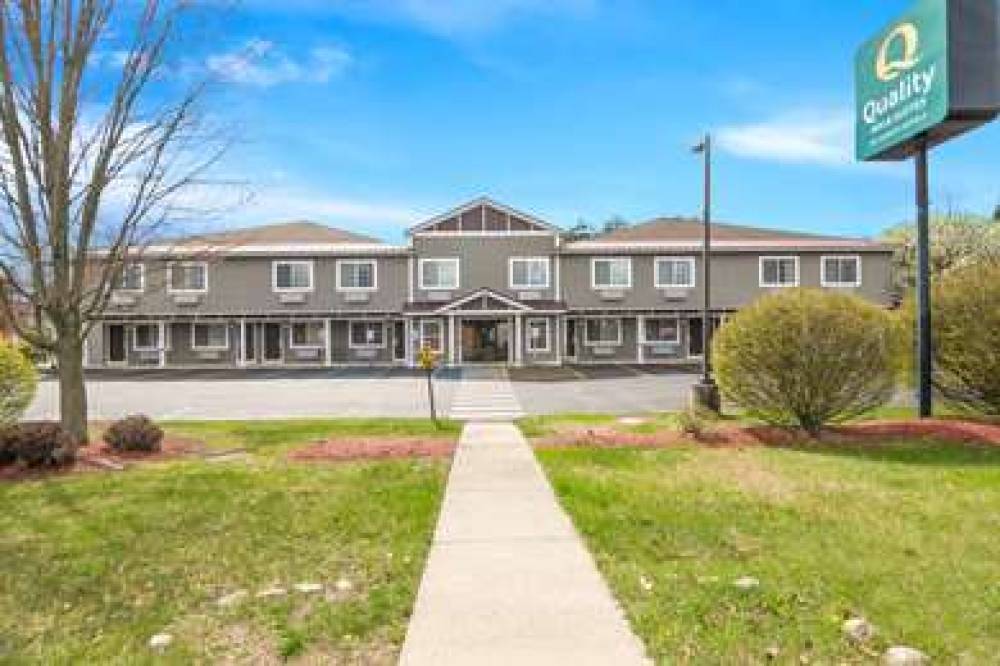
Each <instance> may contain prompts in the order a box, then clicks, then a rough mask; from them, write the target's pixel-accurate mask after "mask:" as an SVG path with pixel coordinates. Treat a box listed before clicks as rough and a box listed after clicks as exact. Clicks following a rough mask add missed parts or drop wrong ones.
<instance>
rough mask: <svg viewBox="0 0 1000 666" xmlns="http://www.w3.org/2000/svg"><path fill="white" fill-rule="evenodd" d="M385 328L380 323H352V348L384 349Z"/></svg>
mask: <svg viewBox="0 0 1000 666" xmlns="http://www.w3.org/2000/svg"><path fill="white" fill-rule="evenodd" d="M384 346H385V326H384V325H383V324H382V322H380V321H352V322H351V347H352V348H355V349H357V348H361V349H364V348H366V347H384Z"/></svg>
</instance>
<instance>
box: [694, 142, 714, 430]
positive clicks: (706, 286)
mask: <svg viewBox="0 0 1000 666" xmlns="http://www.w3.org/2000/svg"><path fill="white" fill-rule="evenodd" d="M692 151H693V152H695V153H699V154H701V155H703V156H704V159H705V194H704V203H703V207H702V212H703V217H704V219H703V223H704V224H703V226H704V229H703V233H704V237H703V240H702V246H701V284H702V292H703V293H702V303H701V306H702V307H701V379H700V380H698V383H697V384H695V385H694V386H692V387H691V402H692V405H694V406H695V407H700V408H702V409H708V410H710V411H713V412H716V413H718V412H719V411H720V410H721V409H722V400H721V398H720V396H719V387H718V386H717V385H716V383H715V380H714V379H712V346H711V342H712V319H711V309H712V261H711V259H712V135H711V134H706V135H705V138H704V139H702V140H701V142H700V143H699V144H698V145H696V146H695V147H694V148H692Z"/></svg>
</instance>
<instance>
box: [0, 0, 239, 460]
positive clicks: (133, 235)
mask: <svg viewBox="0 0 1000 666" xmlns="http://www.w3.org/2000/svg"><path fill="white" fill-rule="evenodd" d="M189 5H190V3H189V2H184V1H183V0H177V1H176V2H169V1H166V0H163V1H161V0H129V1H125V0H0V81H2V85H3V89H2V91H0V95H2V96H0V124H2V127H0V130H2V136H0V198H2V200H0V272H2V277H3V280H4V282H5V287H6V288H5V289H0V313H2V314H3V315H4V316H5V317H6V318H7V319H9V320H10V322H11V325H12V326H13V327H14V329H15V331H16V333H17V334H18V335H19V336H20V337H22V338H24V339H26V340H27V341H28V342H30V343H31V344H32V345H34V346H36V347H38V348H40V349H43V350H46V351H49V352H51V353H52V354H53V355H54V356H55V358H56V360H57V362H58V371H59V389H60V414H61V420H62V424H63V426H64V427H65V428H66V429H67V430H69V431H70V432H71V433H72V434H73V435H74V436H75V437H76V438H77V439H78V440H79V441H81V442H82V441H86V439H87V397H86V391H85V387H84V376H83V345H84V342H85V340H86V337H87V335H88V333H89V331H90V329H91V327H92V326H93V324H94V322H95V317H96V316H97V315H98V314H100V313H101V312H102V311H103V310H104V308H105V306H106V305H107V302H108V299H109V295H110V292H111V285H112V283H113V280H115V279H116V277H117V276H118V275H120V274H121V271H122V270H123V267H124V265H125V263H126V262H127V261H129V260H133V259H134V258H135V253H137V252H139V251H140V249H141V248H142V247H143V246H144V244H145V243H148V242H149V241H150V240H151V239H152V238H154V237H155V236H156V235H157V234H158V233H159V232H160V228H161V227H162V225H163V224H164V223H165V222H166V221H167V220H168V219H171V218H172V217H175V216H176V215H177V214H178V210H179V208H178V207H179V206H180V200H181V199H180V195H181V194H183V193H185V192H189V191H190V188H192V187H193V186H195V185H196V184H197V183H198V179H199V178H200V177H201V176H202V174H203V173H204V171H205V170H206V169H207V168H208V167H209V166H210V165H211V164H213V163H214V162H215V161H216V160H217V159H218V157H219V156H220V155H221V151H222V149H223V145H222V143H221V142H216V143H214V144H213V143H212V142H211V141H210V140H206V137H205V133H204V124H203V123H202V120H201V116H200V114H199V113H198V111H197V108H196V107H197V105H196V102H198V101H199V98H200V97H201V93H202V91H203V90H204V85H203V83H198V82H194V81H191V82H190V83H189V84H184V83H183V82H180V83H179V82H178V81H177V77H174V79H173V81H172V83H173V85H171V86H164V85H158V84H160V83H162V82H164V81H166V80H167V79H168V78H170V77H169V70H168V68H167V64H166V60H167V53H168V47H169V46H170V44H171V43H172V41H173V40H174V38H176V37H177V35H178V33H179V30H180V25H181V20H182V18H183V17H184V16H185V15H186V14H185V12H186V11H187V10H188V9H189ZM102 40H107V41H111V40H113V41H115V42H116V43H118V44H123V48H122V49H120V50H118V51H116V52H115V54H114V59H115V64H116V68H115V69H113V70H111V71H110V72H109V70H108V68H107V67H104V68H102V67H101V66H100V63H99V61H100V60H101V58H103V57H104V56H105V54H103V53H102V52H101V51H99V46H100V45H101V44H102V43H104V42H103V41H102ZM18 302H20V303H22V304H23V303H25V302H27V303H28V304H29V305H30V307H31V308H32V309H33V310H34V311H35V312H36V313H38V316H37V317H36V318H35V321H25V320H24V318H19V317H16V316H15V311H16V305H17V303H18Z"/></svg>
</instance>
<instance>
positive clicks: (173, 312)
mask: <svg viewBox="0 0 1000 666" xmlns="http://www.w3.org/2000/svg"><path fill="white" fill-rule="evenodd" d="M701 239H702V227H701V224H700V222H698V221H695V220H686V219H657V220H653V221H650V222H647V223H644V224H639V225H636V226H633V227H629V228H626V229H622V230H619V231H615V232H612V233H609V234H605V235H602V236H599V237H597V238H595V239H592V240H578V241H570V240H566V239H565V238H564V236H563V234H562V233H561V231H560V229H559V228H557V227H556V226H553V225H552V224H549V223H548V222H545V221H543V220H540V219H538V218H537V217H534V216H532V215H529V214H526V213H523V212H520V211H517V210H515V209H513V208H510V207H508V206H504V205H502V204H500V203H497V202H495V201H492V200H490V199H486V198H482V199H477V200H475V201H472V202H470V203H468V204H466V205H463V206H460V207H458V208H456V209H454V210H451V211H448V212H446V213H444V214H442V215H439V216H437V217H434V218H433V219H430V220H428V221H426V222H424V223H422V224H419V225H417V226H415V227H413V228H412V229H411V230H410V231H409V242H408V243H407V244H406V245H390V244H386V243H382V242H380V241H377V240H375V239H372V238H368V237H364V236H359V235H357V234H353V233H350V232H347V231H343V230H338V229H332V228H330V227H326V226H323V225H320V224H313V223H304V222H294V223H289V224H278V225H271V226H264V227H256V228H249V229H242V230H236V231H231V232H224V233H220V234H214V235H204V236H198V237H192V238H189V239H186V240H182V241H178V242H172V243H164V244H162V245H158V246H153V247H149V248H147V249H145V250H144V251H143V253H142V255H141V258H139V259H137V260H136V261H135V262H134V263H132V264H130V265H129V266H128V267H127V268H126V269H125V270H124V271H123V273H122V275H121V277H120V279H119V280H118V281H117V282H116V284H115V285H114V291H113V293H112V295H111V299H110V303H109V306H108V309H107V311H106V312H105V314H104V315H103V317H102V320H101V321H100V322H99V324H98V325H96V326H95V327H94V329H93V332H92V334H91V336H90V338H89V339H88V343H87V345H86V364H87V366H88V367H92V368H115V367H121V368H150V367H163V368H191V367H227V368H228V367H234V368H248V369H249V368H262V367H273V366H285V367H288V366H295V367H300V366H319V367H323V366H345V365H380V366H402V367H412V366H413V365H414V364H415V358H416V352H417V350H419V349H420V347H421V346H424V345H426V346H429V347H431V348H433V349H434V350H436V351H438V352H440V354H441V359H442V362H443V363H445V364H447V365H451V366H462V365H468V364H476V363H495V364H506V365H511V366H528V365H561V364H605V363H634V364H654V363H656V364H670V363H689V362H691V361H692V360H694V359H698V358H700V357H701V355H702V333H701V332H702V327H703V326H705V322H704V321H703V319H702V313H701V303H702V292H701V288H702V285H701V284H700V282H701V280H700V276H701V249H702V245H701V243H702V240H701ZM712 250H713V252H712V257H713V258H712V269H713V282H712V294H711V296H712V306H713V315H712V320H713V321H712V325H717V324H718V322H719V321H720V320H721V319H723V318H724V317H725V316H726V315H727V314H729V313H732V312H734V311H735V310H737V309H739V308H740V307H742V306H744V305H746V304H747V303H749V302H751V301H752V300H754V299H755V298H757V297H758V296H760V295H761V294H763V293H766V292H769V291H772V290H777V289H784V288H789V287H797V286H803V287H817V288H827V289H837V290H845V291H850V292H854V293H857V294H860V295H862V296H864V297H867V298H869V299H871V300H872V301H875V302H878V303H882V304H885V305H889V304H890V302H891V298H892V294H891V284H890V270H891V256H892V255H891V250H890V249H889V248H888V247H887V246H885V245H882V244H879V243H876V242H872V241H869V240H864V239H852V238H842V237H832V236H818V235H812V234H800V233H790V232H786V231H775V230H769V229H760V228H752V227H744V226H733V225H725V224H715V225H713V246H712Z"/></svg>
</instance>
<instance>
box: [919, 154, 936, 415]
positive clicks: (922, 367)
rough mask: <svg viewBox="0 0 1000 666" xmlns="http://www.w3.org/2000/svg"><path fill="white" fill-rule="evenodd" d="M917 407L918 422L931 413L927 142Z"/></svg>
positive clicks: (922, 169)
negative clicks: (919, 418)
mask: <svg viewBox="0 0 1000 666" xmlns="http://www.w3.org/2000/svg"><path fill="white" fill-rule="evenodd" d="M916 167H917V173H916V176H917V370H918V373H919V380H918V387H917V407H918V413H919V415H920V417H921V418H928V417H930V416H931V414H932V412H933V397H932V395H931V372H932V370H933V361H932V358H931V285H930V254H931V253H930V203H929V197H928V190H929V187H928V174H927V138H926V137H923V138H921V140H920V150H919V151H918V152H917V159H916Z"/></svg>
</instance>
